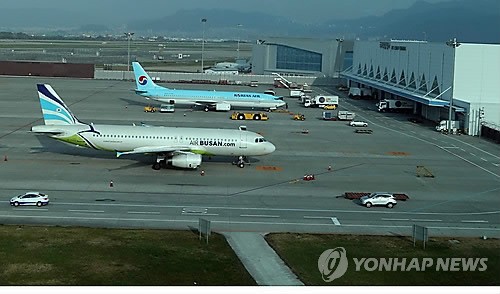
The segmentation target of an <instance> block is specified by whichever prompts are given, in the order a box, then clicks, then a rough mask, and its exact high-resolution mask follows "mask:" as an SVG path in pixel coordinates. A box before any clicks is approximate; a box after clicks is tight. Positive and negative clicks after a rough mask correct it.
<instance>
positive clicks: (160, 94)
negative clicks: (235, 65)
mask: <svg viewBox="0 0 500 294" xmlns="http://www.w3.org/2000/svg"><path fill="white" fill-rule="evenodd" d="M137 94H139V95H141V96H143V97H146V98H150V99H153V100H157V101H160V102H164V103H170V104H178V105H205V104H216V103H227V104H231V107H254V108H267V109H275V108H278V107H282V106H284V105H285V102H284V101H283V100H281V99H278V98H276V97H275V96H272V95H268V94H260V93H250V92H219V91H198V90H174V89H166V88H158V89H151V90H147V91H146V92H137Z"/></svg>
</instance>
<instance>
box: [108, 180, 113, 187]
mask: <svg viewBox="0 0 500 294" xmlns="http://www.w3.org/2000/svg"><path fill="white" fill-rule="evenodd" d="M109 187H110V188H113V180H111V181H109Z"/></svg>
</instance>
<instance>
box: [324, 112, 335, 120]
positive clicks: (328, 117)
mask: <svg viewBox="0 0 500 294" xmlns="http://www.w3.org/2000/svg"><path fill="white" fill-rule="evenodd" d="M321 117H322V118H323V120H337V117H336V116H335V114H334V113H333V112H331V111H323V115H322V116H321Z"/></svg>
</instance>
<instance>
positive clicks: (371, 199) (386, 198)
mask: <svg viewBox="0 0 500 294" xmlns="http://www.w3.org/2000/svg"><path fill="white" fill-rule="evenodd" d="M359 200H360V201H361V205H364V206H366V207H367V208H370V207H372V206H373V205H381V206H386V207H387V208H393V207H394V205H396V204H397V201H396V199H395V198H394V195H392V194H391V193H386V192H374V193H371V194H370V195H367V196H363V197H361V198H360V199H359Z"/></svg>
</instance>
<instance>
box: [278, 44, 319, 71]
mask: <svg viewBox="0 0 500 294" xmlns="http://www.w3.org/2000/svg"><path fill="white" fill-rule="evenodd" d="M321 63H322V55H321V54H320V53H316V52H312V51H308V50H302V49H297V48H293V47H288V46H283V45H278V46H277V51H276V68H278V69H292V70H307V71H317V72H321V70H322V67H321Z"/></svg>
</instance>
